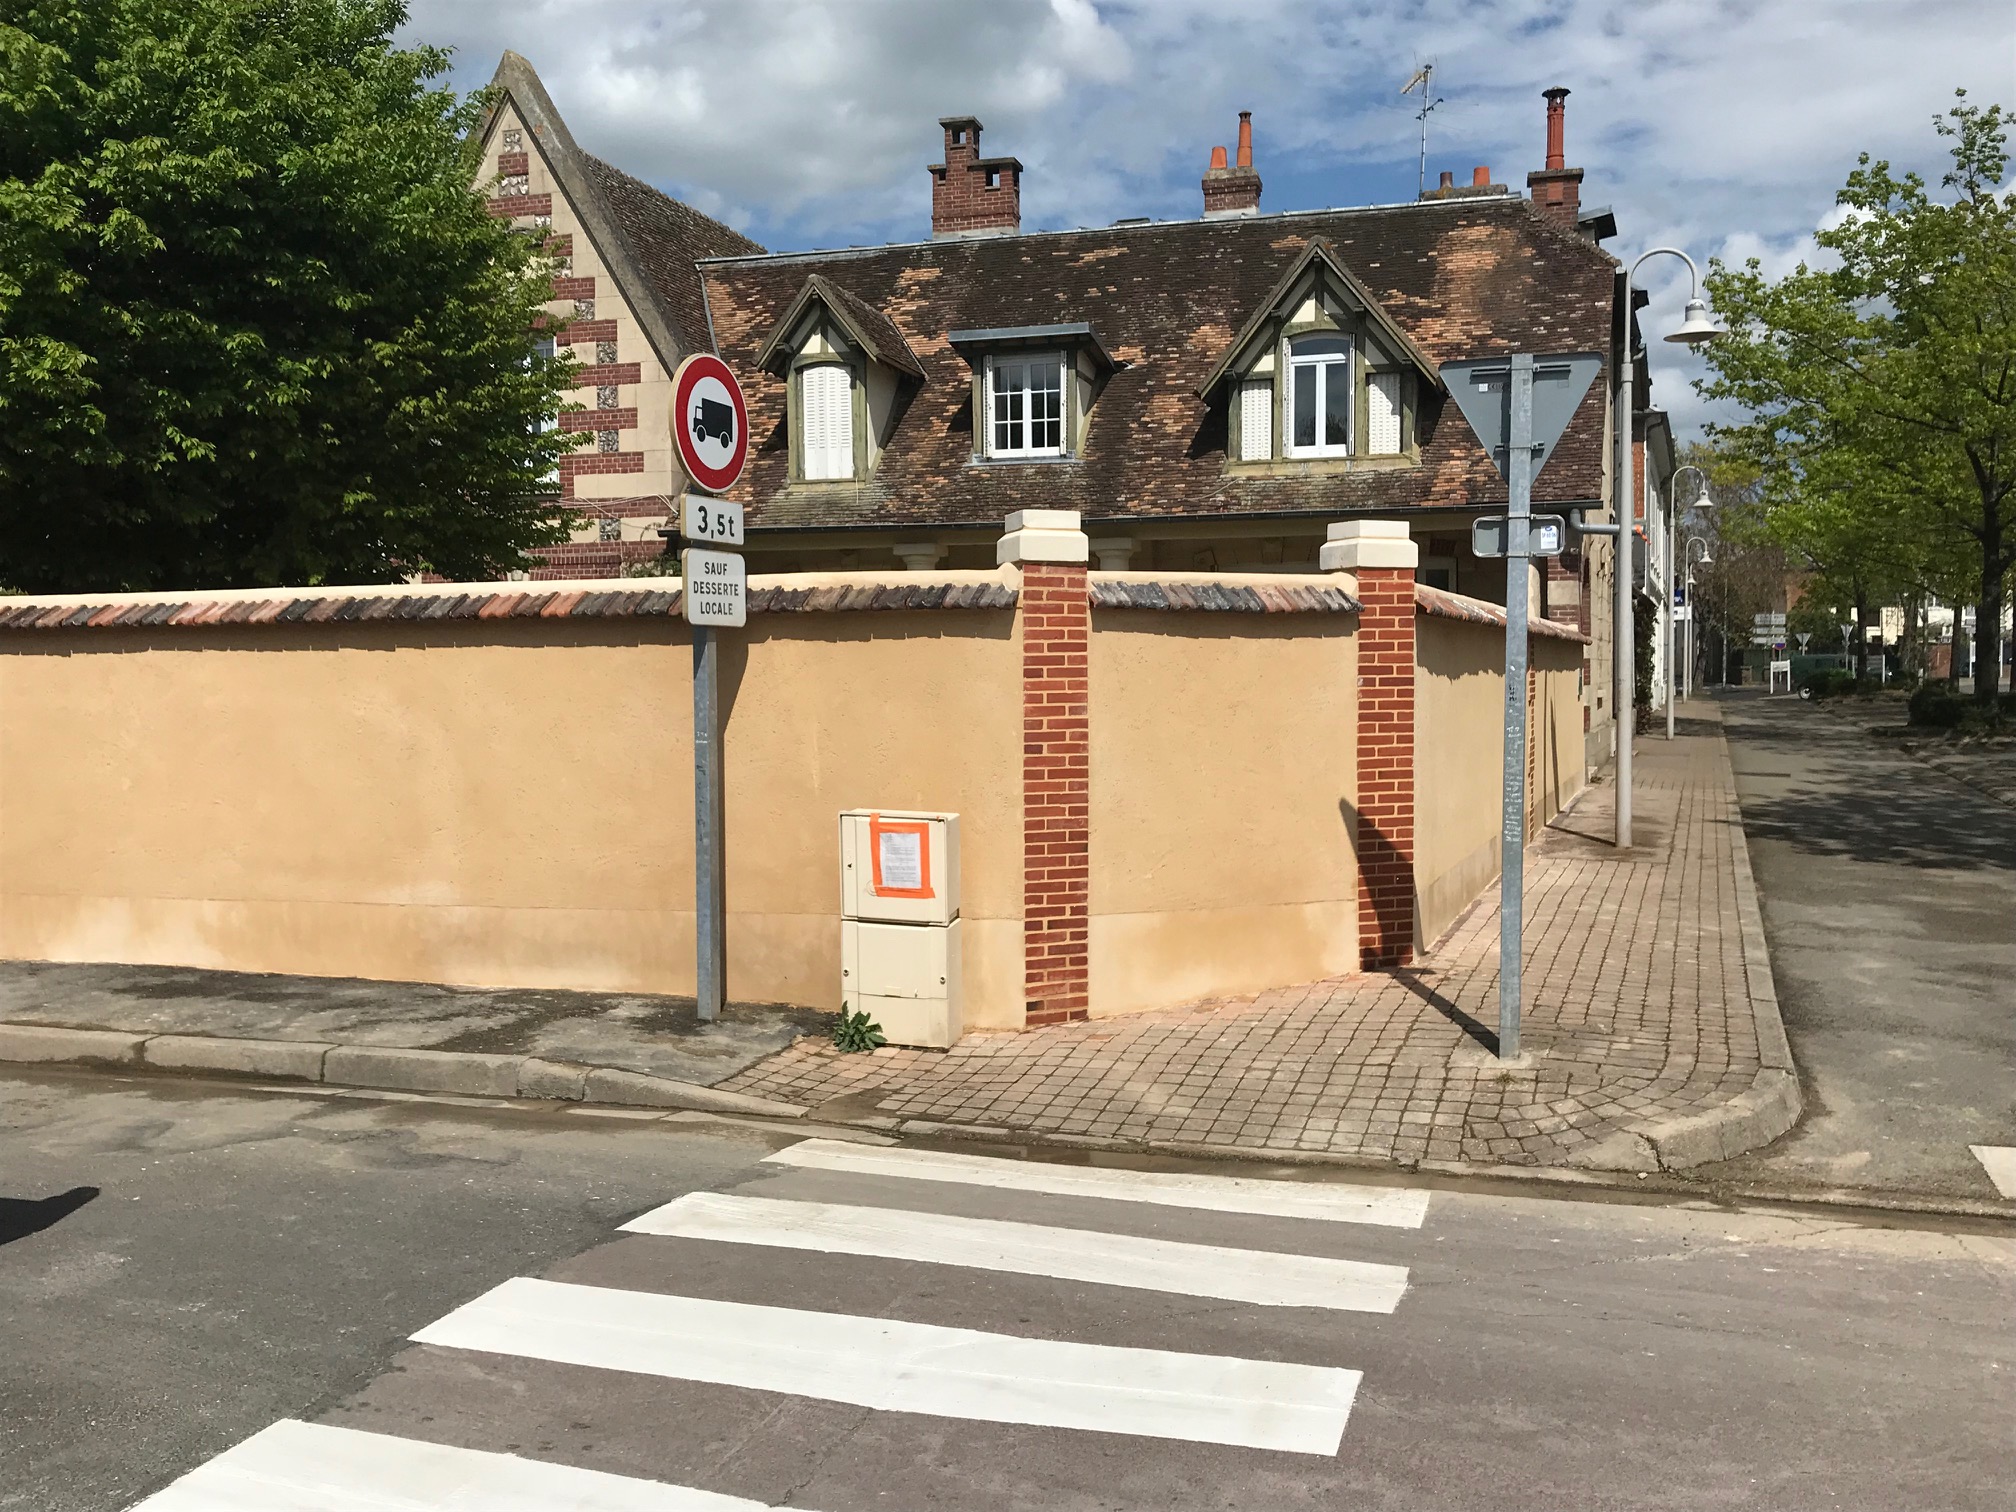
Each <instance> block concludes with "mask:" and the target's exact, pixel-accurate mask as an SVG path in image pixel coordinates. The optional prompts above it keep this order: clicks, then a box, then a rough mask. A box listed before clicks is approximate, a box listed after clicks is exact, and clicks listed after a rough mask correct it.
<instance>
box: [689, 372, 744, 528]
mask: <svg viewBox="0 0 2016 1512" xmlns="http://www.w3.org/2000/svg"><path fill="white" fill-rule="evenodd" d="M672 445H673V448H674V449H675V450H676V451H677V452H678V453H679V461H680V464H681V465H682V466H684V467H685V469H686V474H687V476H688V477H690V478H691V479H692V480H693V481H694V482H695V483H696V484H698V485H699V486H700V487H701V488H704V489H705V490H706V491H707V492H708V493H714V494H718V493H726V492H727V491H728V490H729V489H731V488H733V487H734V486H735V482H736V480H737V479H738V478H740V477H741V476H742V469H743V467H744V466H745V465H746V464H747V463H748V461H749V406H748V404H747V403H746V402H745V401H744V400H743V398H742V385H741V384H739V383H737V382H736V381H735V374H734V373H733V372H732V371H730V370H729V367H728V364H727V363H725V362H723V361H722V360H721V359H720V358H719V357H716V356H715V355H714V354H713V353H711V352H695V353H694V354H693V355H692V356H691V357H688V358H687V359H686V360H685V361H684V362H682V363H680V364H679V366H678V368H677V369H676V370H675V371H674V372H673V374H672Z"/></svg>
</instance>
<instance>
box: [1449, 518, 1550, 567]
mask: <svg viewBox="0 0 2016 1512" xmlns="http://www.w3.org/2000/svg"><path fill="white" fill-rule="evenodd" d="M1505 536H1506V529H1505V516H1504V515H1481V516H1479V517H1478V518H1477V519H1476V520H1474V521H1472V522H1471V525H1470V552H1471V554H1472V555H1473V556H1479V557H1502V556H1503V555H1505ZM1567 542H1568V522H1567V521H1566V520H1565V519H1563V518H1562V517H1561V516H1560V515H1534V516H1533V517H1532V518H1531V519H1530V520H1528V521H1527V524H1526V554H1527V555H1528V556H1559V555H1561V553H1562V552H1563V551H1564V550H1566V549H1567Z"/></svg>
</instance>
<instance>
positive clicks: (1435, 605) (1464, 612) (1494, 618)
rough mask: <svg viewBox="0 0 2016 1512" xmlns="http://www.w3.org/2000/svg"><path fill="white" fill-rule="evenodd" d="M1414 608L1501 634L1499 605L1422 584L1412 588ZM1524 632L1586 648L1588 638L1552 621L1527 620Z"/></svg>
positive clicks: (1502, 616) (1502, 614) (1502, 613)
mask: <svg viewBox="0 0 2016 1512" xmlns="http://www.w3.org/2000/svg"><path fill="white" fill-rule="evenodd" d="M1414 607H1415V609H1416V610H1417V611H1419V612H1420V613H1422V614H1432V615H1435V616H1436V617H1437V618H1439V619H1452V620H1464V621H1466V622H1468V623H1469V624H1472V625H1495V626H1497V627H1498V628H1499V629H1501V630H1502V629H1504V628H1505V606H1504V605H1503V604H1490V603H1486V602H1485V601H1484V600H1483V599H1474V598H1466V597H1465V596H1464V595H1462V594H1460V593H1451V592H1449V590H1448V589H1446V588H1430V587H1429V586H1428V585H1427V584H1426V583H1416V584H1415V585H1414ZM1526 628H1527V633H1528V634H1530V635H1541V636H1546V637H1547V638H1548V639H1550V640H1565V641H1574V642H1576V643H1577V644H1578V645H1583V646H1586V645H1588V644H1589V637H1588V636H1586V635H1584V634H1583V633H1582V632H1581V631H1580V630H1575V629H1572V628H1570V627H1569V626H1567V625H1561V624H1556V623H1555V622H1554V621H1553V620H1545V619H1532V620H1528V621H1527V622H1526Z"/></svg>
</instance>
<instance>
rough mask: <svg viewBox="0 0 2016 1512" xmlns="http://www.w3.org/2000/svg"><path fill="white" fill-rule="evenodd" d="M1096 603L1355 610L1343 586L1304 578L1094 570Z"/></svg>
mask: <svg viewBox="0 0 2016 1512" xmlns="http://www.w3.org/2000/svg"><path fill="white" fill-rule="evenodd" d="M1092 607H1093V608H1094V609H1190V610H1203V611H1205V612H1206V613H1218V614H1356V613H1357V612H1358V601H1357V600H1356V599H1354V598H1353V597H1351V595H1350V594H1348V593H1346V592H1345V591H1344V590H1343V589H1341V588H1318V587H1311V586H1309V585H1308V584H1306V583H1280V584H1275V583H1243V584H1220V583H1207V582H1200V581H1196V580H1190V581H1183V582H1168V583H1164V582H1146V581H1142V580H1141V579H1138V578H1127V579H1115V578H1103V577H1100V576H1099V575H1098V574H1096V573H1095V574H1093V576H1092Z"/></svg>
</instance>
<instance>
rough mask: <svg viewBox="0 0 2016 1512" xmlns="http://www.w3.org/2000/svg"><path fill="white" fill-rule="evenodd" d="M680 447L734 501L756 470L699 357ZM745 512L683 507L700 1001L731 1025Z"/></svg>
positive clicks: (684, 396)
mask: <svg viewBox="0 0 2016 1512" xmlns="http://www.w3.org/2000/svg"><path fill="white" fill-rule="evenodd" d="M671 422H672V447H673V450H674V451H675V452H677V453H678V456H679V464H680V466H682V467H683V468H685V469H686V475H687V476H688V477H689V478H691V479H692V480H693V482H694V483H695V484H696V485H697V486H698V487H700V488H702V489H704V490H706V492H708V493H710V494H720V493H725V492H727V491H728V490H729V489H731V488H733V487H734V486H735V484H736V482H737V481H738V480H739V479H740V478H741V476H742V469H743V467H744V466H745V465H747V463H748V461H749V406H748V403H747V402H746V401H745V400H744V399H743V397H742V385H741V384H740V383H738V382H736V380H735V374H734V372H733V370H731V369H730V368H729V366H728V364H727V363H725V362H723V361H722V360H721V359H720V358H719V357H716V356H714V355H713V354H712V353H711V352H695V353H694V354H693V355H692V356H690V357H688V358H687V359H686V360H685V361H683V362H681V363H680V364H679V366H678V367H677V368H676V369H675V370H674V371H673V374H672V410H671ZM742 525H743V520H742V506H741V505H740V504H737V503H735V502H734V501H733V500H729V499H718V498H716V499H707V498H698V499H696V498H694V497H693V496H692V495H691V494H690V493H689V494H684V495H682V496H681V498H680V500H679V533H680V534H681V535H682V536H684V537H685V538H686V539H687V540H689V541H698V542H701V543H703V544H702V545H699V546H689V547H687V548H686V549H685V550H684V551H683V552H681V553H680V575H681V579H682V589H683V599H684V602H685V611H686V622H687V624H689V625H691V626H692V627H693V873H694V880H693V947H694V948H693V957H694V960H693V998H694V1007H695V1011H696V1012H697V1013H698V1015H699V1018H700V1021H701V1022H702V1023H708V1024H711V1023H713V1022H714V1021H715V1020H716V1019H718V1018H719V1017H720V1016H721V1006H722V1004H723V1003H724V1002H726V1000H727V996H728V912H727V910H728V888H727V860H726V858H727V850H726V847H725V845H724V843H723V838H722V810H723V807H724V804H723V788H724V785H725V784H724V777H723V769H722V761H721V665H720V663H721V656H720V647H719V645H718V644H717V642H716V639H715V634H714V632H715V630H716V629H736V628H739V627H740V626H742V625H743V624H744V623H746V621H747V619H748V590H747V584H748V579H747V576H746V574H745V570H744V568H743V565H742V558H741V557H740V556H739V555H737V554H736V553H735V552H733V551H720V550H713V549H709V548H712V547H721V546H736V547H739V546H741V544H742Z"/></svg>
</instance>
